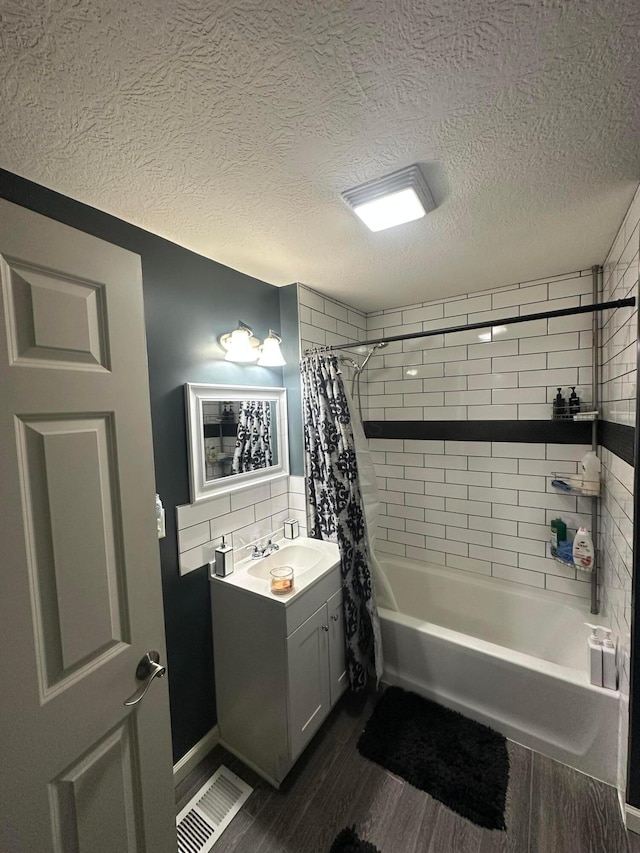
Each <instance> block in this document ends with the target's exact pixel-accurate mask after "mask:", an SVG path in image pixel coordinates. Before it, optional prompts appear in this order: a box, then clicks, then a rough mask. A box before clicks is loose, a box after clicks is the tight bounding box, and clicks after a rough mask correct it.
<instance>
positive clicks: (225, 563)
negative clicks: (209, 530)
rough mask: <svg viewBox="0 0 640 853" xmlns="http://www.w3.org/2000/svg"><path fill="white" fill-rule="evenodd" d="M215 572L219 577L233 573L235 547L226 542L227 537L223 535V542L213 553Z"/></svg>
mask: <svg viewBox="0 0 640 853" xmlns="http://www.w3.org/2000/svg"><path fill="white" fill-rule="evenodd" d="M209 565H210V566H211V567H212V568H213V573H214V574H215V576H216V577H217V578H226V577H227V576H228V575H230V574H232V573H233V548H232V547H231V545H227V544H225V537H224V536H223V537H222V544H221V545H219V546H218V547H217V548H216V549H215V551H214V554H213V565H212V564H211V563H209Z"/></svg>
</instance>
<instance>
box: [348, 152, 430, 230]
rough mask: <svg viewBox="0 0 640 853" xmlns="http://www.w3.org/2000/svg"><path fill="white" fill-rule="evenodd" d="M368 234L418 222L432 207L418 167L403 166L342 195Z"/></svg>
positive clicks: (428, 190)
mask: <svg viewBox="0 0 640 853" xmlns="http://www.w3.org/2000/svg"><path fill="white" fill-rule="evenodd" d="M342 198H343V199H344V200H345V201H346V202H347V204H348V205H350V206H351V207H352V208H353V209H354V210H355V212H356V213H357V215H358V216H359V217H360V219H362V221H363V222H364V224H365V225H366V226H367V227H368V228H370V229H371V231H382V230H383V229H385V228H392V227H393V226H394V225H401V224H402V223H404V222H412V221H413V220H414V219H420V218H421V217H423V216H424V215H425V213H429V212H430V211H431V210H434V209H435V207H436V204H435V202H434V200H433V196H432V195H431V190H430V189H429V185H428V184H427V181H426V178H425V176H424V175H423V173H422V170H421V169H420V166H418V165H417V164H414V165H413V166H406V167H405V168H404V169H399V170H398V171H397V172H392V173H391V174H390V175H385V176H384V177H383V178H377V179H376V180H375V181H368V182H367V183H366V184H360V185H359V186H357V187H354V188H353V189H351V190H346V191H345V192H343V193H342Z"/></svg>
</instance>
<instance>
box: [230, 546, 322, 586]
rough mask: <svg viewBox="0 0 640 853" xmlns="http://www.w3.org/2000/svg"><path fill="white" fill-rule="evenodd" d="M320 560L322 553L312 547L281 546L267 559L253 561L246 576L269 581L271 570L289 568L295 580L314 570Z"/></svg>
mask: <svg viewBox="0 0 640 853" xmlns="http://www.w3.org/2000/svg"><path fill="white" fill-rule="evenodd" d="M321 559H322V553H321V552H319V551H317V550H316V549H315V548H314V547H313V546H312V545H282V546H281V547H280V550H279V551H274V552H273V554H269V556H268V557H262V558H261V559H259V560H255V562H253V563H252V564H251V565H250V566H249V567H248V569H247V574H250V575H252V576H253V577H254V578H261V579H262V580H268V579H269V572H270V571H271V569H277V568H280V566H291V568H292V569H293V574H294V577H295V578H300V577H302V575H304V574H306V573H307V572H308V571H310V570H311V569H313V568H315V567H316V566H317V565H318V563H319V562H320V561H321Z"/></svg>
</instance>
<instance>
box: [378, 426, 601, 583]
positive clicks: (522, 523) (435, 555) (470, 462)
mask: <svg viewBox="0 0 640 853" xmlns="http://www.w3.org/2000/svg"><path fill="white" fill-rule="evenodd" d="M369 445H370V447H371V450H372V451H373V452H374V454H375V456H374V460H375V465H376V470H377V471H378V473H379V483H378V484H379V489H380V501H381V510H380V518H379V527H378V537H377V548H378V550H379V551H381V552H384V553H390V554H396V555H398V556H402V557H410V558H412V559H416V560H421V561H423V562H425V561H426V562H429V563H435V564H437V565H442V566H448V567H450V568H453V569H459V570H462V571H468V572H476V573H479V574H483V575H487V576H490V577H495V578H500V579H501V580H510V581H514V582H515V583H519V584H526V585H527V586H532V587H536V588H537V589H549V590H553V591H554V592H563V593H565V594H568V595H573V596H578V597H579V598H585V599H586V598H589V596H590V576H589V575H587V574H585V573H583V572H578V571H577V570H576V569H574V568H572V567H567V566H564V565H562V564H560V563H557V562H555V561H554V560H552V559H550V558H549V557H548V556H547V541H548V538H549V524H550V522H551V520H552V518H555V517H556V516H557V515H560V516H562V518H563V519H564V521H565V522H566V523H567V526H568V527H569V529H570V530H573V531H575V530H576V529H577V527H579V526H580V525H582V524H584V525H587V526H589V524H590V511H591V510H590V504H589V500H590V499H587V498H579V497H576V496H575V495H566V494H563V493H558V492H557V490H556V489H554V488H553V487H552V486H551V480H552V479H553V478H552V472H554V471H559V472H562V473H565V474H575V473H576V471H577V466H578V461H577V460H578V459H581V458H582V456H583V455H584V454H585V453H586V451H587V450H588V449H589V448H588V446H587V445H561V444H559V445H557V444H523V443H517V442H480V441H446V440H444V441H432V440H425V441H420V440H408V439H370V441H369Z"/></svg>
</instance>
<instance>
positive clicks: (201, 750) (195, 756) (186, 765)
mask: <svg viewBox="0 0 640 853" xmlns="http://www.w3.org/2000/svg"><path fill="white" fill-rule="evenodd" d="M219 743H220V730H219V729H218V727H217V726H214V727H213V728H212V729H210V730H209V731H208V732H207V733H206V735H205V736H204V737H203V738H200V740H199V741H198V743H197V744H196V745H195V746H192V747H191V749H190V750H189V752H186V753H185V754H184V755H183V756H182V758H181V759H180V760H179V761H178V763H177V764H174V765H173V784H174V787H175V786H176V785H179V784H180V782H182V780H183V779H185V778H186V777H187V776H188V775H189V773H191V771H192V770H193V769H194V767H196V766H197V765H198V764H200V762H201V761H202V759H203V758H204V757H205V756H206V755H207V754H208V753H210V752H211V750H212V749H213V748H214V746H217V745H218V744H219Z"/></svg>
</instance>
